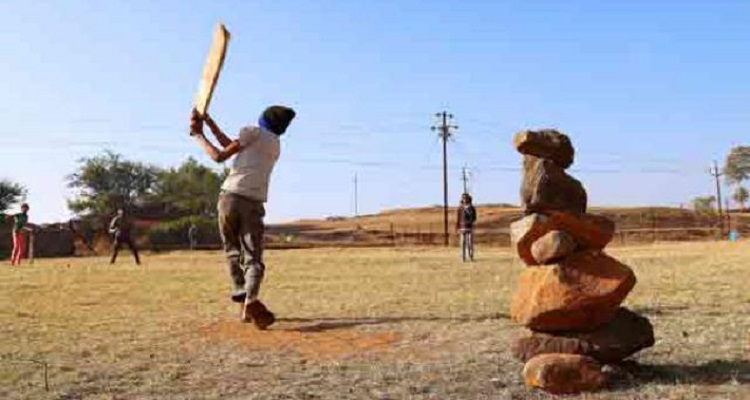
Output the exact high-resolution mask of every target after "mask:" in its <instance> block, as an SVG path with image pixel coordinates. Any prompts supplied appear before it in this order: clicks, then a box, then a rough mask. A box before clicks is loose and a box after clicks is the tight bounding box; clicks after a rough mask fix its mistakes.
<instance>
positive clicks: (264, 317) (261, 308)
mask: <svg viewBox="0 0 750 400" xmlns="http://www.w3.org/2000/svg"><path fill="white" fill-rule="evenodd" d="M242 320H243V321H244V322H252V323H253V324H254V325H255V327H256V328H258V329H260V330H265V329H266V328H268V327H269V326H271V324H273V323H274V322H276V316H274V315H273V313H272V312H271V311H269V310H268V308H266V306H265V305H264V304H263V303H261V302H260V300H253V301H251V302H249V303H245V307H244V309H243V312H242Z"/></svg>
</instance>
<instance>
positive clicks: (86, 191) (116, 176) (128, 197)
mask: <svg viewBox="0 0 750 400" xmlns="http://www.w3.org/2000/svg"><path fill="white" fill-rule="evenodd" d="M80 164H81V165H80V167H79V168H78V171H76V172H75V173H73V174H71V175H69V176H68V186H69V187H71V188H74V189H76V190H77V191H78V193H77V197H76V199H74V200H72V201H69V202H68V208H70V210H71V211H73V212H75V213H77V214H84V215H99V216H102V215H107V214H110V213H112V212H113V211H114V210H115V209H117V208H120V207H122V208H128V209H132V208H134V206H136V205H138V204H142V202H143V201H145V200H146V199H147V198H148V195H149V194H151V193H152V192H153V189H154V187H155V186H156V183H157V179H158V177H159V173H160V170H159V169H158V168H156V167H153V166H150V165H146V164H143V163H140V162H134V161H128V160H125V159H123V158H122V156H121V155H119V154H116V153H113V152H111V151H105V152H104V153H103V154H101V155H98V156H95V157H91V158H84V159H82V160H80Z"/></svg>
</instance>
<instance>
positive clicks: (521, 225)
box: [510, 211, 615, 265]
mask: <svg viewBox="0 0 750 400" xmlns="http://www.w3.org/2000/svg"><path fill="white" fill-rule="evenodd" d="M552 231H563V232H565V233H567V234H569V235H570V236H572V237H573V240H574V241H575V243H576V245H577V246H578V249H580V250H583V249H593V250H601V249H603V248H604V247H605V246H607V244H608V243H609V242H610V241H611V240H612V237H613V236H614V234H615V224H614V222H612V220H610V219H609V218H606V217H603V216H600V215H594V214H573V213H565V212H559V211H550V212H548V213H546V214H530V215H527V216H526V217H523V218H521V219H520V220H518V221H515V222H513V223H512V224H510V240H511V245H512V247H513V249H514V250H515V251H516V252H517V254H518V256H519V257H521V259H522V260H523V261H524V263H526V265H539V264H540V263H539V262H537V260H536V258H535V257H534V255H533V254H532V251H531V250H532V246H533V245H534V243H535V242H536V241H537V240H539V239H540V238H542V237H543V236H544V235H546V234H548V233H549V232H552Z"/></svg>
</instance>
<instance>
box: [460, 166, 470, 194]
mask: <svg viewBox="0 0 750 400" xmlns="http://www.w3.org/2000/svg"><path fill="white" fill-rule="evenodd" d="M470 175H471V173H470V172H469V169H468V168H466V166H465V165H464V167H463V168H462V169H461V181H462V182H463V183H464V193H469V179H470Z"/></svg>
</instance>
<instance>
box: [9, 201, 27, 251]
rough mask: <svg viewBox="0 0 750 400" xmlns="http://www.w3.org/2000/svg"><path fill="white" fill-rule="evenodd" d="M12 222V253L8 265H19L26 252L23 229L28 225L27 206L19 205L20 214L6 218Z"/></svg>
mask: <svg viewBox="0 0 750 400" xmlns="http://www.w3.org/2000/svg"><path fill="white" fill-rule="evenodd" d="M6 218H7V219H8V220H12V221H13V252H12V253H11V255H10V265H21V258H22V257H23V256H24V254H25V252H26V233H25V232H24V230H25V228H26V227H27V225H28V224H29V205H28V204H26V203H23V204H21V212H20V213H18V214H14V215H9V216H7V217H6Z"/></svg>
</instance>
